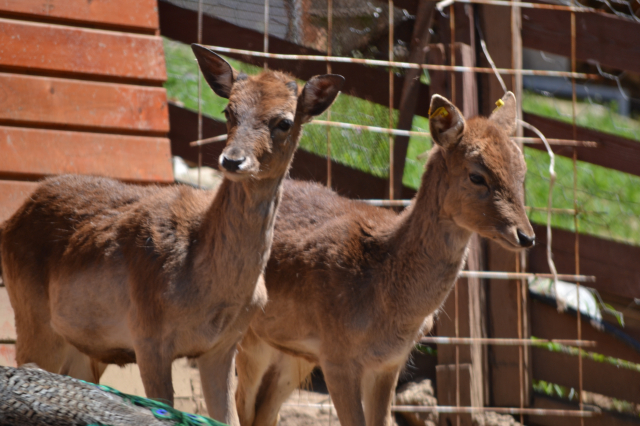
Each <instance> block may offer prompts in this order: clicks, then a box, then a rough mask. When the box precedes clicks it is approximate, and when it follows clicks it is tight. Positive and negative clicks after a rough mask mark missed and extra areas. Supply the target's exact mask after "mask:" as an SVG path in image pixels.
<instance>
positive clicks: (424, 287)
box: [390, 148, 471, 318]
mask: <svg viewBox="0 0 640 426" xmlns="http://www.w3.org/2000/svg"><path fill="white" fill-rule="evenodd" d="M448 189H449V183H448V176H447V164H446V162H445V158H444V155H443V153H442V152H441V150H440V148H435V149H433V150H432V152H431V155H430V156H429V161H428V163H427V166H426V171H425V173H424V174H423V176H422V182H421V185H420V189H419V191H418V193H417V195H416V197H415V198H414V200H413V202H412V204H411V206H410V207H408V208H407V210H405V212H403V214H402V215H401V216H400V218H399V221H398V223H396V225H395V229H394V232H393V234H392V237H391V240H390V241H391V243H392V250H391V253H393V254H394V255H395V256H394V257H395V260H394V261H393V262H392V265H393V267H392V268H391V270H392V276H393V277H399V278H400V279H396V280H392V282H394V285H393V286H392V289H390V290H391V291H394V293H395V294H401V295H403V297H406V300H403V301H402V303H403V311H404V312H407V313H408V314H411V315H414V316H416V317H418V318H424V317H425V316H427V315H429V314H430V313H431V312H434V311H435V310H436V309H438V308H439V306H440V305H441V304H442V302H443V301H444V299H445V298H446V297H447V295H448V293H449V291H450V290H451V288H453V284H454V282H455V278H456V276H457V275H458V272H459V271H460V268H461V267H462V264H463V263H464V259H465V255H466V248H467V245H468V244H469V239H470V237H471V232H470V231H468V230H466V229H464V228H462V227H460V226H458V225H456V223H455V222H454V221H453V220H452V218H450V217H448V216H447V215H446V214H445V212H444V209H443V204H444V199H445V196H446V193H447V190H448ZM393 287H395V288H393ZM397 287H403V288H397ZM394 297H397V296H394Z"/></svg>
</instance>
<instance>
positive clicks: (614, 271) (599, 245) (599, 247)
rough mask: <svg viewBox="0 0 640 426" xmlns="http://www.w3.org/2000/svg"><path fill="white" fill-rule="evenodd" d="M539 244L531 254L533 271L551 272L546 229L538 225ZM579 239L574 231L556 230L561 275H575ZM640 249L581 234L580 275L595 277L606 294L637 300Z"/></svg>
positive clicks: (554, 247)
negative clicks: (576, 243) (576, 242)
mask: <svg viewBox="0 0 640 426" xmlns="http://www.w3.org/2000/svg"><path fill="white" fill-rule="evenodd" d="M534 231H535V232H536V245H535V247H533V248H532V249H531V250H530V251H529V267H530V270H531V271H532V272H541V273H543V272H544V273H547V272H549V266H548V264H547V259H546V256H547V255H546V245H547V233H546V228H545V227H543V226H540V225H534ZM574 244H575V236H574V234H573V233H572V232H569V231H563V230H560V229H556V228H554V229H553V239H552V252H553V260H554V262H555V264H556V268H557V270H558V273H561V274H565V273H567V274H571V273H573V271H574V270H575V266H574V262H575V254H574V253H575V251H574V247H575V246H574ZM638 259H640V247H635V246H631V245H628V244H623V243H617V242H614V241H608V240H605V239H602V238H598V237H594V236H591V235H584V234H581V235H580V272H581V273H583V274H586V275H595V276H596V282H594V283H589V284H588V286H589V287H593V288H595V289H596V290H598V291H599V292H601V293H603V294H615V295H618V296H623V297H627V298H629V299H633V298H636V297H638V295H639V292H638V288H640V269H639V268H638Z"/></svg>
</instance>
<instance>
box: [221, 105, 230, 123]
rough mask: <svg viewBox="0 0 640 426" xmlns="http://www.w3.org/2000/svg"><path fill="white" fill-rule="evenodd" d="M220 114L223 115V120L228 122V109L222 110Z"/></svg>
mask: <svg viewBox="0 0 640 426" xmlns="http://www.w3.org/2000/svg"><path fill="white" fill-rule="evenodd" d="M222 112H223V113H224V118H226V119H227V121H229V110H228V109H226V108H225V109H223V110H222Z"/></svg>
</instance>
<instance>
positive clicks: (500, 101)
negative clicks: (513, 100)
mask: <svg viewBox="0 0 640 426" xmlns="http://www.w3.org/2000/svg"><path fill="white" fill-rule="evenodd" d="M503 106H504V101H503V100H502V99H498V100H497V101H496V108H495V109H494V111H495V110H496V109H500V108H502V107H503Z"/></svg>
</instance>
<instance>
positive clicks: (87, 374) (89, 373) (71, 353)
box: [59, 345, 107, 383]
mask: <svg viewBox="0 0 640 426" xmlns="http://www.w3.org/2000/svg"><path fill="white" fill-rule="evenodd" d="M106 368H107V364H103V363H101V362H100V361H97V360H95V359H92V358H90V357H89V356H87V355H85V354H83V353H82V352H80V351H79V350H78V349H76V348H75V347H73V346H71V345H68V347H67V351H66V356H65V360H64V363H63V364H62V366H61V367H60V371H59V374H63V375H65V376H71V377H74V378H76V379H80V380H84V381H86V382H93V383H99V382H100V377H101V376H102V373H104V370H106Z"/></svg>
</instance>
